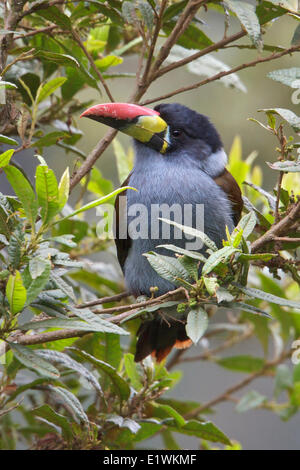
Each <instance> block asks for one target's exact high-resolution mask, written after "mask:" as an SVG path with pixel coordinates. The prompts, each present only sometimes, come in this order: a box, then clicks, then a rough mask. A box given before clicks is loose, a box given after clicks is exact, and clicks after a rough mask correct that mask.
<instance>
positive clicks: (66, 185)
mask: <svg viewBox="0 0 300 470" xmlns="http://www.w3.org/2000/svg"><path fill="white" fill-rule="evenodd" d="M69 191H70V173H69V167H67V168H66V169H65V171H64V173H63V175H62V177H61V179H60V182H59V185H58V204H59V210H61V209H63V208H64V207H65V205H66V203H67V201H68V199H69Z"/></svg>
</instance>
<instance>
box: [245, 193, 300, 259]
mask: <svg viewBox="0 0 300 470" xmlns="http://www.w3.org/2000/svg"><path fill="white" fill-rule="evenodd" d="M299 216H300V201H298V202H296V203H295V204H294V205H293V206H292V207H291V209H290V211H289V212H288V214H287V215H286V216H285V217H283V218H282V219H281V220H280V221H279V222H277V224H274V225H272V227H271V228H270V229H269V230H268V231H267V232H266V233H264V234H263V235H262V236H261V237H260V238H258V239H257V240H255V241H254V242H253V243H252V244H251V253H256V252H257V251H259V250H260V249H261V248H262V247H263V246H264V245H265V244H266V243H269V242H271V241H272V240H273V239H274V237H277V236H280V235H282V234H286V233H287V232H288V230H289V228H290V227H291V226H292V225H293V223H294V222H295V221H297V220H298V218H299Z"/></svg>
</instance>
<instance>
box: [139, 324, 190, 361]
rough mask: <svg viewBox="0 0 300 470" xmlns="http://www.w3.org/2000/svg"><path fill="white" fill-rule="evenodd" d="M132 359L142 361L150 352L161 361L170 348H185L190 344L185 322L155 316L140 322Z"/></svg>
mask: <svg viewBox="0 0 300 470" xmlns="http://www.w3.org/2000/svg"><path fill="white" fill-rule="evenodd" d="M137 335H138V341H137V345H136V353H135V357H134V360H135V361H136V362H139V361H142V360H143V359H145V357H147V356H149V354H151V355H152V356H153V357H155V359H156V360H157V361H158V362H161V361H162V360H163V359H164V358H165V357H166V356H167V355H168V354H169V353H170V351H171V350H172V348H173V347H176V348H179V349H180V348H187V347H189V346H190V345H191V344H192V341H191V340H190V339H189V338H188V336H187V334H186V331H185V324H184V323H183V322H182V321H180V320H173V319H172V320H169V318H168V320H165V319H163V318H157V319H155V320H147V321H145V322H144V323H142V324H141V326H140V328H139V330H138V332H137Z"/></svg>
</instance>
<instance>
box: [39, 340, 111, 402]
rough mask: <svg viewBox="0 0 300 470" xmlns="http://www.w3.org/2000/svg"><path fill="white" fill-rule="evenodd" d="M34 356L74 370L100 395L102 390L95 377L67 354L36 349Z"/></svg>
mask: <svg viewBox="0 0 300 470" xmlns="http://www.w3.org/2000/svg"><path fill="white" fill-rule="evenodd" d="M35 352H36V354H37V355H38V356H40V357H41V358H43V359H45V360H48V361H50V362H54V363H56V364H61V365H63V366H64V367H66V368H67V369H71V370H74V371H75V372H77V373H78V374H80V375H81V376H82V377H84V378H85V379H86V380H87V382H88V383H89V384H90V385H91V386H92V387H93V388H94V389H95V390H96V391H97V393H98V394H99V395H102V390H101V387H100V385H99V382H98V380H97V379H96V378H95V376H94V375H93V374H92V373H91V372H90V371H89V370H88V369H86V368H85V367H84V366H83V365H82V364H80V363H79V362H76V361H74V359H72V358H71V357H69V356H68V355H67V354H64V353H62V352H60V351H52V350H51V349H38V350H35Z"/></svg>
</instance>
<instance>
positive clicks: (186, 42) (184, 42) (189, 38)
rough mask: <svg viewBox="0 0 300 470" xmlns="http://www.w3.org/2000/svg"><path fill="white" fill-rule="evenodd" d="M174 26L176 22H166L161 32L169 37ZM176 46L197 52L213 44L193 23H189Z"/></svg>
mask: <svg viewBox="0 0 300 470" xmlns="http://www.w3.org/2000/svg"><path fill="white" fill-rule="evenodd" d="M175 26H176V22H175V21H172V20H171V21H168V23H164V25H163V30H164V32H165V33H166V34H167V35H170V34H171V32H172V30H173V29H174V27H175ZM176 44H177V45H179V46H182V47H184V48H185V49H196V50H199V49H204V48H205V47H208V46H211V45H212V44H213V42H212V40H211V39H210V38H209V37H208V36H206V34H205V33H203V31H201V29H199V28H197V26H195V25H194V24H193V23H190V24H189V26H188V27H187V28H186V30H185V31H184V32H183V33H182V34H181V35H180V36H179V38H178V39H177V42H176Z"/></svg>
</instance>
